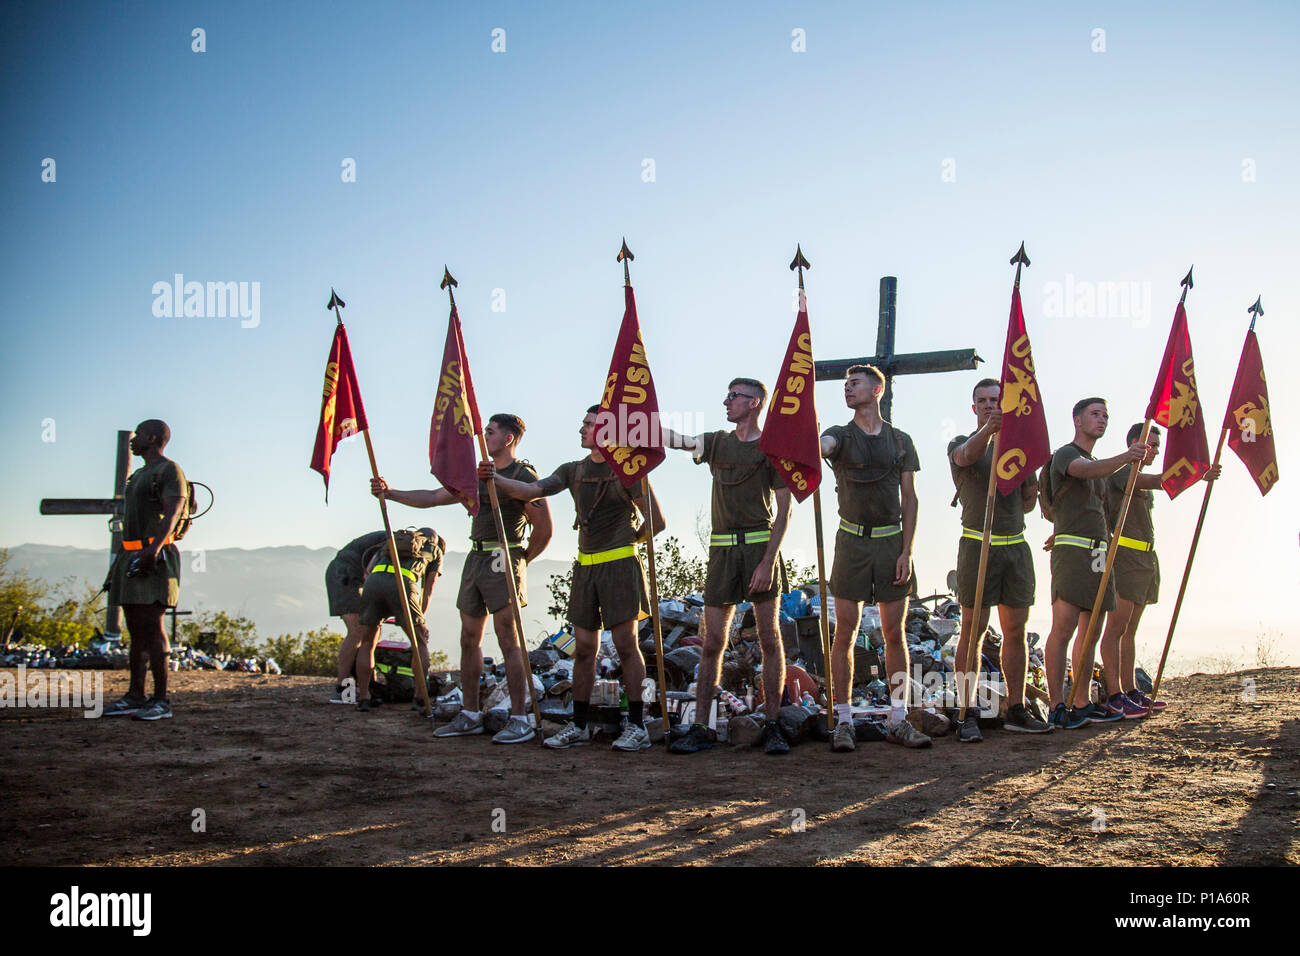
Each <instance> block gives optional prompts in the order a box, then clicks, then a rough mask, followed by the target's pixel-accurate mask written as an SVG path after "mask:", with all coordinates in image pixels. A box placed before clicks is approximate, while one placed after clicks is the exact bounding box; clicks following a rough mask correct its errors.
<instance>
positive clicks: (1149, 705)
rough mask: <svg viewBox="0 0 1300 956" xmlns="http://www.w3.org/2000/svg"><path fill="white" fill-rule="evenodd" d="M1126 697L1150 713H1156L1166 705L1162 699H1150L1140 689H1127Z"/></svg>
mask: <svg viewBox="0 0 1300 956" xmlns="http://www.w3.org/2000/svg"><path fill="white" fill-rule="evenodd" d="M1127 697H1128V699H1129V700H1131V701H1133V703H1135V704H1137V705H1138V706H1139V707H1145V708H1146V709H1147V711H1148V712H1149V713H1152V714H1158V713H1160V712H1161V711H1162V710H1164V709H1165V707H1166V706H1168V705H1167V704H1166V703H1165V702H1164V701H1163V700H1152V699H1151V698H1150V697H1148V696H1147V695H1146V694H1144V693H1142V692H1141V691H1140V690H1131V691H1129V692H1128V694H1127Z"/></svg>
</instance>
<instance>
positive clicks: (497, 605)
mask: <svg viewBox="0 0 1300 956" xmlns="http://www.w3.org/2000/svg"><path fill="white" fill-rule="evenodd" d="M510 557H511V559H512V560H513V562H514V566H515V586H516V587H518V588H519V606H520V607H521V608H522V607H527V606H528V597H527V591H526V589H525V580H524V573H525V569H526V568H527V564H525V562H524V548H523V546H522V545H520V546H519V547H515V548H511V549H510ZM496 560H497V558H496V552H495V551H471V552H470V553H469V554H468V555H466V556H465V569H464V570H463V571H462V572H461V575H460V594H459V595H457V597H456V609H457V610H458V611H460V612H462V613H464V614H468V615H469V616H470V617H487V616H488V615H489V614H495V613H496V612H497V611H499V610H501V609H502V608H503V607H509V606H510V582H509V581H507V580H506V571H505V563H504V562H502V564H501V567H500V568H499V569H496V568H494V567H493V565H494V563H495V562H496Z"/></svg>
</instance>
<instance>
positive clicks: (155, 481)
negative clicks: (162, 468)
mask: <svg viewBox="0 0 1300 956" xmlns="http://www.w3.org/2000/svg"><path fill="white" fill-rule="evenodd" d="M195 485H198V486H199V487H200V488H203V489H204V490H205V491H207V493H208V496H209V497H211V498H212V499H213V501H215V500H216V497H215V496H214V495H213V494H212V489H211V488H209V487H208V486H207V485H205V484H204V483H203V482H201V481H190V480H189V479H188V478H186V479H185V489H186V495H185V497H184V498H182V499H181V514H180V517H179V518H177V519H176V528H175V529H174V530H173V531H172V541H180V540H181V539H182V538H184V537H185V535H187V534H189V530H190V528H191V526H193V524H194V522H195V520H197V519H198V518H202V517H203V516H204V515H205V514H207V513H208V511H210V510H211V508H212V503H211V502H209V503H208V506H207V507H206V508H204V509H203V510H202V511H199V510H198V502H197V501H196V500H195V498H194V486H195ZM149 494H150V496H151V497H152V498H153V499H154V500H156V501H158V502H159V503H161V502H162V476H161V475H158V474H155V475H154V476H153V477H152V478H151V479H150V481H149Z"/></svg>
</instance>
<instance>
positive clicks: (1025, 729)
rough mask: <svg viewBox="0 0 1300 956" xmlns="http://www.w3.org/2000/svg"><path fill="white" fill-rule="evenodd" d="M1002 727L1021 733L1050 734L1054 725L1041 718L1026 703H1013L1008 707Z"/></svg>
mask: <svg viewBox="0 0 1300 956" xmlns="http://www.w3.org/2000/svg"><path fill="white" fill-rule="evenodd" d="M1002 729H1003V730H1012V731H1015V732H1016V733H1021V734H1050V733H1051V732H1052V725H1051V724H1049V723H1047V722H1045V721H1042V720H1039V719H1038V718H1037V717H1035V716H1034V715H1033V714H1031V713H1030V712H1029V710H1028V709H1027V708H1026V707H1025V705H1024V704H1012V705H1011V706H1010V707H1009V708H1007V718H1006V720H1004V721H1003V722H1002Z"/></svg>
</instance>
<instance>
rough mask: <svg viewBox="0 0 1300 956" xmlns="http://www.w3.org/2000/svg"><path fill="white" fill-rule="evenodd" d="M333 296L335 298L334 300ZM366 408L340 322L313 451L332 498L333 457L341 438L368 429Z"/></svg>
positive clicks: (316, 467) (313, 462) (313, 459)
mask: <svg viewBox="0 0 1300 956" xmlns="http://www.w3.org/2000/svg"><path fill="white" fill-rule="evenodd" d="M332 301H333V300H332V299H331V302H332ZM368 427H369V425H367V424H366V410H365V408H364V407H363V406H362V404H361V387H360V386H359V385H358V384H357V373H356V370H355V369H354V368H353V367H352V349H351V348H349V347H348V330H347V329H346V328H344V327H343V323H342V322H339V323H338V325H337V326H336V327H335V329H334V343H333V344H332V345H331V346H330V357H329V361H328V362H326V363H325V389H324V393H323V394H322V396H321V403H320V427H319V428H317V430H316V448H315V449H314V450H313V451H312V453H311V467H312V470H313V471H319V472H320V473H321V477H322V478H324V479H325V500H326V501H329V500H330V459H331V458H333V457H334V449H335V448H337V447H338V444H339V442H341V441H342V440H343V439H345V438H347V437H348V436H350V435H355V434H356V433H357V432H363V431H365V430H366V429H367V428H368Z"/></svg>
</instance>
